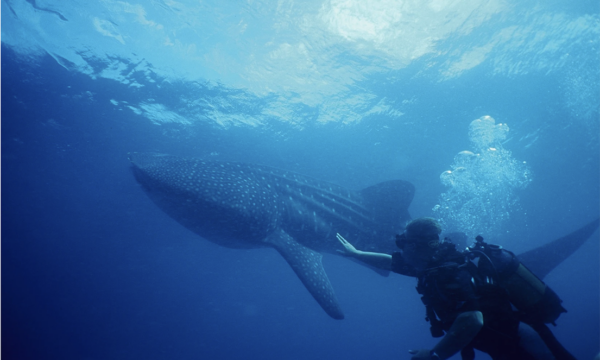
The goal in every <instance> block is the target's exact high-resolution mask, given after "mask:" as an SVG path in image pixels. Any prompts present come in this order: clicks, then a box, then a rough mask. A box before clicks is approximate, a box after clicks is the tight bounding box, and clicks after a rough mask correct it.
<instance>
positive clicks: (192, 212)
mask: <svg viewBox="0 0 600 360" xmlns="http://www.w3.org/2000/svg"><path fill="white" fill-rule="evenodd" d="M129 159H130V161H131V164H132V169H133V173H134V176H135V178H136V180H137V181H138V182H139V183H140V184H141V186H142V188H143V189H144V190H145V191H146V193H147V194H148V196H149V197H150V198H151V199H152V200H153V201H154V202H155V203H156V204H157V205H158V206H159V207H160V208H161V209H162V210H163V211H164V212H165V213H167V214H168V215H170V216H171V217H172V218H173V219H175V220H176V221H177V222H179V223H180V224H182V225H183V226H185V227H186V228H188V229H189V230H191V231H193V232H195V233H196V234H198V235H200V236H201V237H203V238H205V239H206V240H209V241H211V242H214V243H216V244H218V245H222V246H226V247H230V248H239V249H250V248H260V247H271V248H274V249H276V250H277V251H278V252H279V253H280V254H281V256H283V258H284V259H285V260H286V261H287V263H288V264H289V265H290V267H291V268H292V269H293V271H294V272H295V273H296V275H297V276H298V278H299V279H300V280H301V282H302V283H303V284H304V286H305V287H306V288H307V289H308V291H309V292H310V293H311V294H312V296H313V297H314V298H315V300H316V301H317V302H318V303H319V305H321V307H322V308H323V309H324V310H325V311H326V312H327V314H329V315H330V316H331V317H333V318H334V319H343V318H344V314H343V312H342V310H341V308H340V305H339V303H338V300H337V298H336V295H335V292H334V290H333V287H332V286H331V283H330V281H329V279H328V277H327V274H326V273H325V270H324V268H323V264H322V261H321V259H322V253H332V254H338V255H339V253H338V250H343V247H342V245H341V244H340V242H339V241H338V240H337V239H336V233H338V232H339V233H340V234H342V235H343V236H345V237H347V238H349V239H352V241H353V243H354V244H355V245H356V246H357V247H358V248H360V249H362V250H366V251H375V252H385V253H391V252H393V251H394V248H395V243H394V236H395V234H397V233H398V232H400V231H402V229H403V225H404V224H406V223H407V222H408V221H409V220H410V214H409V213H408V207H409V205H410V204H411V202H412V199H413V196H414V192H415V188H414V186H413V185H412V184H411V183H409V182H407V181H403V180H391V181H386V182H382V183H379V184H376V185H373V186H370V187H367V188H365V189H363V190H360V191H351V190H348V189H346V188H344V187H341V186H338V185H335V184H331V183H328V182H324V181H320V180H316V179H314V178H311V177H308V176H304V175H301V174H297V173H294V172H289V171H283V170H280V169H276V168H271V167H268V166H262V165H252V164H246V163H239V162H220V161H205V160H201V159H195V158H183V157H176V156H169V155H158V154H150V153H130V154H129Z"/></svg>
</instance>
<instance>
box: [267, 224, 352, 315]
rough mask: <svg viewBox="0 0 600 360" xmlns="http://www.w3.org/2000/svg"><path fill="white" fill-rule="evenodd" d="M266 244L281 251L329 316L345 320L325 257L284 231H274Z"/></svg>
mask: <svg viewBox="0 0 600 360" xmlns="http://www.w3.org/2000/svg"><path fill="white" fill-rule="evenodd" d="M265 242H266V243H268V244H269V245H271V246H273V247H274V248H275V249H277V251H279V253H280V254H281V256H283V258H284V259H285V260H286V261H287V262H288V264H289V265H290V266H291V267H292V269H293V270H294V272H295V273H296V275H298V277H299V278H300V281H302V283H303V284H304V286H305V287H306V288H307V289H308V291H309V292H310V293H311V294H312V296H313V297H314V298H315V300H317V302H318V303H319V305H321V307H322V308H323V310H325V312H327V314H329V316H331V317H332V318H334V319H343V318H344V313H343V312H342V309H341V308H340V305H339V303H338V300H337V298H336V296H335V293H334V291H333V287H332V286H331V283H330V282H329V278H328V277H327V274H326V273H325V269H323V264H322V262H321V259H322V258H323V256H322V255H321V254H320V253H318V252H316V251H313V250H311V249H309V248H307V247H305V246H302V245H301V244H299V243H298V242H297V241H296V240H294V238H292V237H291V236H290V235H289V234H287V233H286V232H285V231H283V230H276V231H274V232H273V233H271V234H270V235H269V236H268V237H267V238H266V239H265Z"/></svg>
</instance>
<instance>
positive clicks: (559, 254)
mask: <svg viewBox="0 0 600 360" xmlns="http://www.w3.org/2000/svg"><path fill="white" fill-rule="evenodd" d="M598 225H600V219H596V220H594V221H592V222H590V223H588V224H587V225H585V226H583V227H582V228H580V229H579V230H576V231H574V232H572V233H570V234H569V235H566V236H563V237H561V238H559V239H556V240H554V241H552V242H551V243H548V244H546V245H542V246H540V247H537V248H535V249H532V250H529V251H527V252H524V253H523V254H520V255H518V258H519V260H520V261H521V262H522V263H523V264H525V265H527V267H528V268H529V270H531V271H532V272H533V273H534V274H536V275H537V276H538V277H539V278H540V279H543V278H544V277H546V275H548V273H550V271H552V270H553V269H554V268H555V267H557V266H558V264H560V263H561V262H563V261H564V260H565V259H566V258H568V257H569V256H571V254H573V253H574V252H575V251H576V250H577V249H579V247H580V246H581V245H583V243H584V242H585V241H586V240H587V239H589V237H590V236H592V234H593V233H594V232H595V231H596V229H598Z"/></svg>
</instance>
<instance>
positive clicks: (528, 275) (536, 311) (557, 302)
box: [465, 236, 567, 325]
mask: <svg viewBox="0 0 600 360" xmlns="http://www.w3.org/2000/svg"><path fill="white" fill-rule="evenodd" d="M475 240H476V242H475V243H474V244H473V245H471V246H469V247H468V248H467V250H466V251H465V253H466V254H467V256H468V258H469V259H471V261H473V262H476V265H477V266H478V268H479V269H480V270H482V271H483V272H487V273H489V274H490V275H491V276H490V277H491V279H494V278H495V279H496V281H498V282H499V284H498V285H500V286H502V287H503V288H505V289H506V290H507V291H508V295H509V299H510V302H511V303H512V304H513V305H514V306H515V307H516V308H517V310H518V311H519V317H520V319H521V321H523V322H524V323H527V324H529V325H533V324H553V325H556V324H555V321H556V319H558V317H559V316H560V314H562V313H563V312H567V310H566V309H565V308H564V307H562V305H561V303H562V300H561V299H560V298H559V297H558V295H557V294H556V293H555V292H554V291H553V290H552V289H551V288H550V287H548V286H547V285H546V284H545V283H544V282H543V281H542V280H540V279H539V278H538V277H537V276H535V274H533V273H532V272H531V271H530V270H529V269H527V267H526V266H525V265H523V264H522V263H521V262H520V261H519V259H518V258H517V256H516V255H515V254H514V253H512V252H510V251H508V250H505V249H503V248H502V246H499V245H494V244H487V243H485V242H484V241H483V237H481V236H477V238H476V239H475ZM483 259H484V260H483ZM482 260H483V261H482Z"/></svg>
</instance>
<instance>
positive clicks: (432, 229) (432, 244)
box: [396, 217, 442, 268]
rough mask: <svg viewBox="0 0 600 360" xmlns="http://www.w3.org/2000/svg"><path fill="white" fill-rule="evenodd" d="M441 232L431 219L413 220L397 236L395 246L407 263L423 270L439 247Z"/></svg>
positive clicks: (435, 222) (439, 227)
mask: <svg viewBox="0 0 600 360" xmlns="http://www.w3.org/2000/svg"><path fill="white" fill-rule="evenodd" d="M441 232H442V227H441V226H440V223H438V222H437V220H435V219H433V218H429V217H423V218H418V219H414V220H412V221H411V222H409V223H408V224H407V225H406V230H405V232H404V234H402V235H398V237H397V238H396V244H397V245H398V247H399V248H401V249H402V254H403V257H404V259H405V260H406V262H407V263H409V264H410V265H412V266H414V267H416V268H424V267H425V266H427V264H428V263H429V262H430V260H431V259H432V257H433V255H434V254H435V253H436V251H437V250H438V248H439V246H440V243H441V242H440V233H441Z"/></svg>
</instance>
